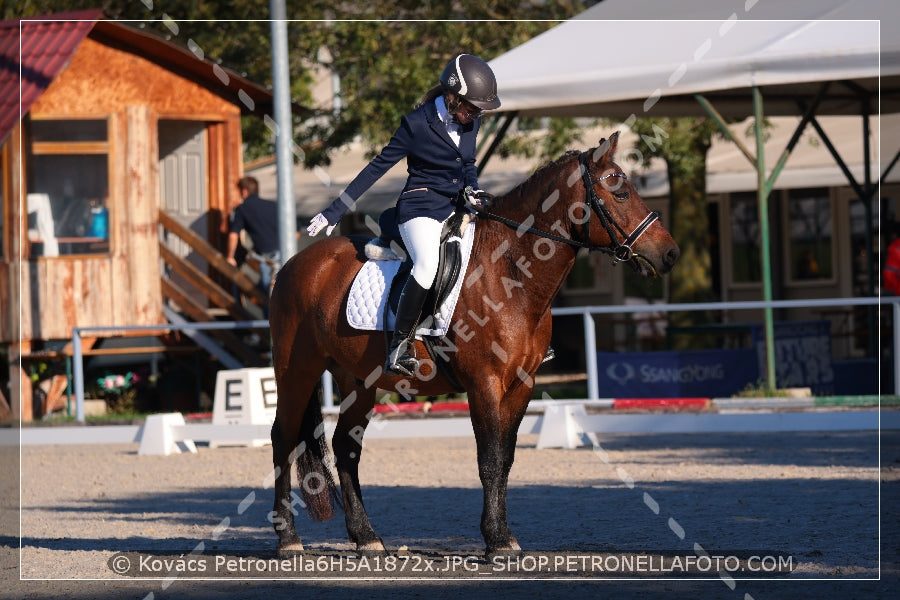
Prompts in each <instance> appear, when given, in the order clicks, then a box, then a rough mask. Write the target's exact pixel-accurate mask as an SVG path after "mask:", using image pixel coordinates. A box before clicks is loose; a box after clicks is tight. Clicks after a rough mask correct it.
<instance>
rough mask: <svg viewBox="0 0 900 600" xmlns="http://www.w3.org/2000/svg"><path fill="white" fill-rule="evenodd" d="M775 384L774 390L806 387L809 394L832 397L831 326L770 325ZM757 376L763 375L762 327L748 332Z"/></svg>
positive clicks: (824, 323)
mask: <svg viewBox="0 0 900 600" xmlns="http://www.w3.org/2000/svg"><path fill="white" fill-rule="evenodd" d="M774 333H775V380H776V381H777V382H778V387H780V388H789V387H808V388H812V392H813V394H833V393H834V383H835V381H834V379H835V374H834V367H833V364H832V360H831V324H830V322H829V321H828V320H821V321H786V322H782V323H775V324H774ZM752 334H753V345H754V347H755V348H756V352H757V360H758V361H759V370H760V373H765V372H766V341H765V337H764V334H763V329H762V326H760V327H754V328H753V329H752Z"/></svg>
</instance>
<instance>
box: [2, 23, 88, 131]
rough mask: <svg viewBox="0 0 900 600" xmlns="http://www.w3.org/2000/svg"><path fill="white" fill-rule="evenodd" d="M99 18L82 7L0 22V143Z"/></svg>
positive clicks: (70, 56) (73, 52) (63, 65)
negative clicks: (72, 10)
mask: <svg viewBox="0 0 900 600" xmlns="http://www.w3.org/2000/svg"><path fill="white" fill-rule="evenodd" d="M102 17H103V11H100V10H85V11H79V12H71V13H65V14H58V15H52V16H48V17H39V18H32V19H15V20H11V21H2V22H0V143H2V142H3V141H4V140H6V137H7V136H8V135H9V133H10V132H11V131H12V128H13V127H14V126H15V125H16V123H18V122H19V120H20V119H21V118H22V116H23V115H25V114H26V113H27V112H28V110H29V109H30V108H31V105H32V104H33V103H34V101H35V100H37V99H38V97H39V96H40V95H41V94H42V93H43V92H44V90H45V89H47V86H49V85H50V82H51V81H53V79H54V78H55V77H56V76H57V75H58V74H59V72H60V71H61V70H62V69H63V68H64V67H65V66H66V64H67V63H68V62H69V59H71V58H72V55H73V54H75V50H77V49H78V46H79V44H81V41H82V40H83V39H84V37H85V36H86V35H87V34H88V32H90V30H91V29H92V28H93V27H94V24H95V23H96V21H97V19H100V18H102ZM20 51H21V54H20ZM20 81H21V86H20V85H19V82H20ZM20 99H21V101H20Z"/></svg>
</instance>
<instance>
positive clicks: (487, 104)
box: [441, 54, 500, 110]
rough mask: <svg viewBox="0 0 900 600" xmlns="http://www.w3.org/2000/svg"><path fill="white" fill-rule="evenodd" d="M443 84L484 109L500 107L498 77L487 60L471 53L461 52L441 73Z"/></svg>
mask: <svg viewBox="0 0 900 600" xmlns="http://www.w3.org/2000/svg"><path fill="white" fill-rule="evenodd" d="M441 86H442V87H443V88H444V91H445V92H453V93H454V94H456V95H457V96H459V97H460V98H463V99H464V100H466V101H467V102H469V103H470V104H472V105H473V106H476V107H478V108H480V109H482V110H493V109H495V108H499V106H500V99H499V98H497V78H496V77H494V72H493V71H492V70H491V68H490V67H489V66H488V64H487V63H486V62H484V61H483V60H481V59H480V58H478V57H477V56H473V55H471V54H460V55H459V56H457V57H456V58H454V59H453V60H451V61H450V62H448V63H447V66H446V67H444V72H443V73H441Z"/></svg>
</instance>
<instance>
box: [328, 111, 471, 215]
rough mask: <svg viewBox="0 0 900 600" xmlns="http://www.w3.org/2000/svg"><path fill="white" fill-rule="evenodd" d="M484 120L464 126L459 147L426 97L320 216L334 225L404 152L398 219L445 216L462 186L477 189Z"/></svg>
mask: <svg viewBox="0 0 900 600" xmlns="http://www.w3.org/2000/svg"><path fill="white" fill-rule="evenodd" d="M480 125H481V117H479V118H478V119H476V120H475V121H473V122H472V123H469V124H467V125H460V142H459V147H457V145H456V144H455V143H454V142H453V140H452V139H451V138H450V135H449V134H448V133H447V127H446V126H445V125H444V122H443V121H441V118H440V116H438V113H437V107H435V104H434V102H433V101H432V102H426V103H425V104H424V105H422V106H420V107H419V108H417V109H415V110H414V111H412V112H411V113H409V114H407V115H404V116H403V118H402V119H401V122H400V127H399V128H398V129H397V131H396V132H394V135H393V137H391V141H390V142H388V145H387V146H385V147H384V148H383V149H382V151H381V153H380V154H379V155H378V156H376V157H375V158H374V159H372V161H371V162H370V163H369V164H368V165H366V166H365V167H364V168H363V170H362V171H360V172H359V174H358V175H357V176H356V178H354V179H353V181H351V182H350V184H349V185H348V186H347V187H346V188H345V189H344V191H343V192H342V193H341V195H340V196H339V197H338V198H337V199H336V200H335V201H334V202H332V203H331V205H330V206H329V207H328V208H326V209H325V210H324V211H322V215H323V216H324V217H325V218H326V219H328V223H329V224H331V225H334V224H336V223H337V222H338V221H339V220H340V219H341V216H343V214H344V213H345V212H346V211H347V210H348V209H349V208H351V207H352V206H353V204H354V203H355V202H356V201H357V200H358V199H359V197H360V196H362V195H363V193H365V192H366V190H368V189H369V188H370V187H372V185H373V184H374V183H375V182H376V181H378V180H379V179H380V178H381V176H382V175H384V174H385V173H387V172H388V170H390V168H391V167H393V166H394V165H395V164H397V163H398V162H399V161H400V160H401V159H402V158H404V157H406V166H407V169H406V170H407V173H408V174H409V176H408V177H407V179H406V185H405V186H404V187H403V191H402V192H401V193H400V197H399V198H398V200H397V223H405V222H406V221H409V220H410V219H413V218H415V217H430V218H432V219H436V220H438V221H443V220H444V219H446V218H447V217H448V216H450V213H452V212H453V206H454V202H455V200H456V198H457V195H458V194H459V191H460V190H462V189H463V188H464V187H465V186H467V185H471V186H472V187H473V188H475V189H478V174H477V171H476V169H475V138H476V136H477V134H478V127H479V126H480Z"/></svg>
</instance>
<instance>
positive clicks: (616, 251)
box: [578, 152, 659, 264]
mask: <svg viewBox="0 0 900 600" xmlns="http://www.w3.org/2000/svg"><path fill="white" fill-rule="evenodd" d="M578 163H579V165H580V167H581V178H582V179H583V180H584V188H585V190H586V191H587V197H588V203H589V204H590V205H591V212H594V213H596V215H597V217H599V219H600V224H601V225H603V228H604V229H606V233H608V234H609V239H610V240H612V245H613V247H612V248H607V247H606V246H593V245H588V246H586V247H588V248H589V249H590V250H600V251H601V252H606V253H609V254H612V256H613V264H617V263H620V262H628V261H629V260H631V259H632V258H634V255H635V253H634V250H632V249H631V247H632V246H633V245H634V243H635V242H636V241H637V240H638V238H639V237H641V235H643V233H644V232H645V231H647V228H648V227H650V226H651V225H652V224H653V222H654V221H656V220H658V219H659V213H658V212H656V211H652V212H651V213H650V214H648V215H647V216H646V217H644V220H643V221H641V222H640V223H639V224H638V226H637V227H635V228H634V231H632V232H631V233H630V234H628V233H625V230H624V229H622V226H621V225H619V224H618V222H616V220H615V219H614V218H613V216H612V214H610V212H609V209H608V208H606V204H604V202H603V199H602V198H600V196H598V195H597V191H596V190H595V189H594V185H596V184H598V183H601V184H602V183H603V181H605V180H606V179H609V178H610V177H619V178H621V179H624V180H627V179H628V177H627V176H626V175H625V173H621V172H616V173H607V174H606V175H602V176H600V177H598V178H597V179H591V171H590V169H588V163H587V158H586V154H585V153H584V152H582V153H581V154H579V155H578ZM590 225H591V223H590V213H588V219H587V232H588V234H587V235H588V236H590V231H591V227H590ZM616 231H618V232H619V234H621V236H622V237H623V238H625V241H624V242H619V239H618V236H616ZM588 242H590V237H588Z"/></svg>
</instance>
